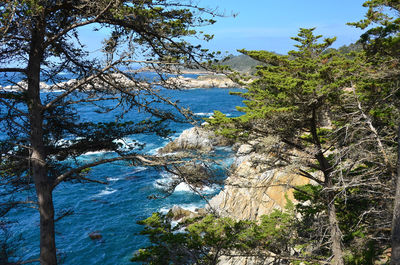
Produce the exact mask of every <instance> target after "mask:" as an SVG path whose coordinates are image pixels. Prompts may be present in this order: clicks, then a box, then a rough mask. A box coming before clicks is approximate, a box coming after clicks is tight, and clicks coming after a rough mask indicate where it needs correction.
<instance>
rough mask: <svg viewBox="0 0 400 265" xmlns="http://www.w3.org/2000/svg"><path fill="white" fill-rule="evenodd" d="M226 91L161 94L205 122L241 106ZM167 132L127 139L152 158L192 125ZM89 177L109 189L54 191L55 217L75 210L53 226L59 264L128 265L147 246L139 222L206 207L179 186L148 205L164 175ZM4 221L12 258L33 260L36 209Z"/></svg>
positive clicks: (227, 157) (223, 158) (102, 169)
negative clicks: (172, 211) (216, 112)
mask: <svg viewBox="0 0 400 265" xmlns="http://www.w3.org/2000/svg"><path fill="white" fill-rule="evenodd" d="M145 74H147V75H149V76H152V74H151V73H145ZM189 77H194V75H189ZM7 78H9V77H7V76H4V75H3V76H1V77H0V85H3V86H4V85H8V84H9V82H7V81H6V79H7ZM14 80H15V77H14ZM229 91H240V89H219V88H211V89H190V90H163V91H162V93H163V94H164V95H166V96H169V97H171V98H172V99H175V100H179V102H180V104H181V106H183V107H189V108H190V109H191V110H192V112H193V113H195V115H196V116H197V117H198V118H199V119H200V118H203V117H209V116H210V115H211V114H212V113H213V111H214V110H219V111H222V112H223V113H227V114H229V115H231V116H237V115H239V114H240V113H239V112H238V111H237V110H236V109H235V106H239V105H243V104H242V98H240V97H238V96H234V95H230V94H229ZM77 110H78V113H79V116H80V119H81V120H82V121H100V120H101V121H111V120H113V119H114V115H115V112H111V113H106V114H99V113H97V112H96V109H95V107H93V106H90V105H80V106H79V107H78V109H77ZM117 111H118V110H117ZM138 118H140V115H137V113H135V112H133V113H130V114H129V115H127V116H126V117H125V119H131V120H134V121H135V119H138ZM169 126H170V128H171V129H172V130H174V131H175V133H174V134H173V135H171V137H170V139H167V138H161V137H158V136H156V135H136V136H132V138H131V139H124V140H125V141H127V142H129V141H137V142H140V143H142V144H145V147H144V149H143V150H142V151H141V152H144V153H146V154H155V153H156V152H157V150H158V149H159V148H161V147H162V146H164V145H166V144H167V143H168V142H169V141H170V140H171V139H173V138H176V137H178V136H179V135H180V133H181V132H182V131H183V130H185V129H188V128H190V127H192V125H190V124H187V123H170V124H169ZM114 155H115V154H113V153H110V152H101V151H99V152H92V153H87V154H85V155H82V156H81V157H79V159H80V160H82V161H92V160H95V159H99V158H104V157H112V156H114ZM215 155H216V157H218V159H219V160H220V162H221V163H220V165H218V167H219V169H220V172H222V173H223V172H224V169H226V168H227V167H229V165H230V164H231V163H232V160H233V158H232V153H231V151H230V149H229V148H218V149H217V150H216V151H215ZM89 174H90V177H93V178H96V179H100V180H107V181H108V182H109V184H108V185H101V184H91V183H89V184H81V183H62V184H60V185H59V186H58V187H57V188H56V189H55V191H54V203H55V211H56V218H57V217H58V216H61V215H62V214H63V213H65V212H66V211H70V212H73V214H71V215H68V216H66V217H64V218H62V219H61V220H59V221H58V222H57V223H56V244H57V250H58V253H59V255H60V257H61V258H62V261H63V263H62V264H70V265H78V264H110V265H111V264H113V265H115V264H132V262H130V261H129V259H130V258H131V257H132V255H133V253H134V252H135V251H136V250H138V249H139V248H140V247H143V246H145V245H147V244H148V240H147V238H146V237H144V236H142V235H140V234H139V233H140V231H141V230H142V228H143V227H142V226H140V225H138V224H137V223H136V222H137V221H139V220H142V219H145V218H147V217H148V216H150V215H151V214H152V213H153V212H156V211H161V212H167V211H168V210H169V209H170V208H172V206H174V205H179V206H181V207H183V208H185V209H191V210H194V209H195V208H198V207H203V206H204V205H205V201H204V200H203V199H201V197H200V196H198V195H197V194H195V193H193V192H192V191H191V190H190V189H189V187H187V186H186V185H184V184H180V185H179V186H178V187H176V189H175V191H174V192H173V193H172V195H170V196H168V197H166V198H162V199H156V200H154V199H149V196H151V195H163V194H164V193H163V186H162V185H160V183H163V182H168V181H170V180H171V175H170V174H169V173H167V172H164V171H159V170H156V169H154V168H150V167H141V166H140V167H133V166H130V165H128V164H127V163H125V162H116V163H112V164H106V165H101V166H97V167H94V168H93V170H92V171H91V172H90V173H89ZM220 189H221V186H217V185H214V186H212V187H207V188H206V189H204V194H205V195H206V196H208V197H212V196H213V195H215V194H216V193H217V192H218V191H219V190H220ZM24 196H27V197H31V198H34V197H35V192H34V189H31V190H29V191H26V193H25V194H24ZM5 221H10V222H15V223H13V224H12V225H11V226H10V229H9V235H10V238H9V239H8V242H9V244H10V246H11V247H12V250H14V253H13V254H12V256H14V257H19V258H22V259H23V260H29V259H36V258H37V257H38V255H39V214H38V212H37V210H35V209H30V208H24V209H22V210H13V211H11V212H10V213H9V214H8V215H7V217H6V219H5ZM92 232H96V233H99V234H101V235H102V239H101V240H91V239H90V237H89V234H90V233H92ZM32 264H35V263H32Z"/></svg>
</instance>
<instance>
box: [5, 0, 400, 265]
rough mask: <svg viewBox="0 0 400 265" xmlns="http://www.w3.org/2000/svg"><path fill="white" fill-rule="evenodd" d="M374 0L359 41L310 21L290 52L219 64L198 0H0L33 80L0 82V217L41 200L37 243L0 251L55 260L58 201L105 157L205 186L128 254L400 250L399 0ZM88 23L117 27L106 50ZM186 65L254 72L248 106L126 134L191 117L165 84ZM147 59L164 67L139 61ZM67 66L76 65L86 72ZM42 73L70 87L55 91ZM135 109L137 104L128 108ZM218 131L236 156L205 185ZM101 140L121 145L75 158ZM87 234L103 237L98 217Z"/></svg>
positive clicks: (265, 257) (287, 259)
mask: <svg viewBox="0 0 400 265" xmlns="http://www.w3.org/2000/svg"><path fill="white" fill-rule="evenodd" d="M364 6H365V7H367V8H368V11H367V13H366V18H365V20H362V21H359V22H354V23H350V25H351V26H355V27H358V28H361V29H363V30H365V33H364V34H363V35H362V36H361V39H360V40H359V41H358V42H357V43H356V44H351V45H349V46H343V47H341V48H339V49H334V48H332V44H334V42H335V40H336V38H335V37H333V38H323V36H321V35H316V34H315V28H300V29H299V33H298V35H297V36H295V37H293V38H292V39H293V40H294V41H295V42H296V44H295V45H294V48H293V50H291V51H290V52H288V53H287V54H277V53H275V52H272V51H258V50H257V51H249V50H245V49H242V50H239V52H240V53H241V54H242V55H240V56H229V57H228V58H225V59H223V60H222V61H220V62H217V63H216V65H214V66H211V65H210V64H211V62H212V60H213V59H214V55H215V54H212V53H209V52H208V50H204V49H202V48H201V47H200V46H197V45H192V44H190V43H189V42H187V40H188V38H189V37H199V38H202V39H203V40H205V41H207V40H210V39H211V38H212V36H210V35H207V34H204V33H202V32H197V31H196V29H195V28H196V27H199V26H204V25H209V24H213V23H214V22H215V20H214V18H215V16H217V14H216V13H215V11H213V10H207V9H204V8H202V7H199V6H198V5H196V4H194V3H193V2H191V1H187V2H186V1H169V0H157V1H151V0H150V1H135V0H132V1H109V0H102V1H88V0H80V1H69V0H66V1H42V0H20V1H19V0H18V1H3V2H1V3H0V14H1V16H0V42H1V47H0V72H3V73H19V74H22V75H23V76H24V79H25V82H20V83H14V84H13V86H12V89H2V90H0V103H1V105H0V132H1V135H0V158H1V161H0V195H1V197H2V199H3V202H2V203H1V204H0V206H1V207H0V210H1V211H0V217H4V216H7V214H8V213H10V212H12V211H13V210H15V209H23V207H26V206H28V207H33V208H37V209H38V211H39V213H40V223H39V227H40V257H39V258H38V259H35V260H22V259H21V260H18V261H16V262H14V261H15V260H13V261H9V260H8V255H9V253H8V250H7V246H6V244H2V249H1V251H0V262H3V263H5V264H8V263H11V262H14V263H16V264H25V263H31V262H40V263H41V264H45V265H50V264H51V265H53V264H57V263H58V261H59V260H60V257H58V256H57V255H58V253H57V249H56V240H55V239H56V233H55V222H56V221H58V220H60V219H61V218H63V217H66V216H67V215H69V214H70V213H69V212H65V213H64V214H63V215H61V216H60V217H59V218H56V217H55V216H56V214H55V210H54V203H53V192H54V190H55V189H56V188H57V187H59V186H60V184H61V183H63V182H67V181H68V182H74V183H76V182H79V183H86V182H92V183H97V184H107V183H106V181H105V180H103V179H100V178H97V177H96V176H93V175H91V174H90V173H91V171H92V170H93V168H94V167H96V166H99V165H103V164H107V163H112V162H116V161H127V163H126V164H124V165H125V166H136V167H137V166H146V167H157V168H162V169H164V170H165V171H166V172H168V173H170V174H172V175H174V176H176V177H177V178H175V179H173V181H172V182H171V183H167V185H165V186H168V185H169V186H170V187H169V190H167V191H166V193H167V195H168V194H170V193H171V190H172V191H173V190H174V189H175V188H176V187H177V186H178V185H179V184H180V183H181V182H185V183H186V184H187V185H188V186H189V188H190V189H191V190H192V191H193V192H194V193H198V194H199V195H200V196H202V197H203V198H204V199H205V200H207V202H208V206H207V207H206V208H205V209H202V210H197V211H196V212H190V211H188V210H183V209H179V208H178V207H176V208H173V209H171V210H170V211H169V212H168V213H166V214H163V213H154V214H153V215H151V216H150V217H148V218H146V219H144V220H142V221H139V222H138V224H140V225H142V226H143V231H142V232H141V234H142V235H145V236H147V237H148V240H149V242H148V243H149V244H148V245H147V246H143V247H142V248H141V249H140V250H138V251H137V252H136V253H134V254H133V256H132V257H131V261H132V262H139V263H144V264H155V265H156V264H157V265H158V264H209V265H216V264H227V265H231V264H232V265H233V264H299V265H300V264H334V265H344V264H354V265H356V264H389V263H390V264H393V265H395V264H400V90H399V82H398V80H399V73H400V71H399V65H400V62H399V55H400V51H399V40H400V17H399V13H400V2H399V1H398V0H391V1H387V0H368V1H366V2H365V3H364ZM87 26H93V29H94V31H97V32H98V31H100V32H101V30H105V31H103V33H104V32H108V33H109V37H108V38H107V39H106V40H105V41H104V43H103V46H102V52H103V54H104V58H105V60H104V61H100V60H98V59H96V58H91V57H90V56H88V55H89V54H88V51H87V50H86V49H85V46H84V45H83V44H82V43H81V41H80V40H81V36H80V31H79V30H78V29H80V28H83V27H87ZM138 54H140V56H138ZM142 57H144V59H143V58H142ZM10 62H12V64H10ZM132 64H134V65H132ZM138 64H140V65H141V66H143V65H144V66H145V67H144V68H142V69H138V68H137V65H138ZM210 66H211V67H210ZM187 68H194V71H198V70H199V69H202V70H205V71H206V72H208V71H210V70H211V69H214V70H217V71H219V72H225V73H227V74H228V76H229V77H230V78H231V79H232V80H230V81H231V83H229V84H228V81H227V80H226V79H225V78H224V77H221V76H218V75H216V76H211V77H210V76H207V77H199V78H197V81H201V80H202V79H207V80H208V79H211V80H213V79H214V81H215V82H217V81H218V82H220V83H221V82H222V83H223V84H224V85H225V86H226V87H234V86H236V84H238V85H240V86H242V87H244V88H246V89H245V90H238V91H236V92H232V94H233V95H236V96H240V97H241V98H243V103H244V105H243V106H238V107H236V108H237V110H238V111H240V113H241V115H239V116H236V117H234V116H231V115H227V113H223V112H221V111H218V110H216V111H215V112H214V114H213V115H212V117H209V118H205V123H204V124H203V125H202V127H199V128H198V127H195V128H192V129H189V130H187V131H185V132H183V133H182V134H181V136H179V137H178V138H177V139H175V140H174V141H173V142H171V143H169V144H167V145H166V146H165V147H164V148H162V149H160V150H158V153H157V154H155V155H149V154H144V153H142V152H141V150H142V149H143V144H142V143H140V142H139V141H133V142H132V143H126V142H125V141H124V139H125V138H126V137H128V136H132V135H142V134H155V135H158V136H161V137H164V138H165V137H168V136H169V135H170V134H171V130H170V128H169V127H168V126H167V125H166V124H167V123H168V122H176V123H183V122H188V121H189V122H193V124H194V123H195V118H193V113H191V111H190V110H188V109H185V108H180V107H179V105H178V102H177V101H173V100H171V99H170V98H169V97H167V96H164V94H163V93H162V90H163V89H168V88H170V89H179V88H182V87H183V86H184V82H187V83H190V82H193V80H189V79H186V78H185V77H179V74H180V73H182V71H184V70H185V69H187ZM143 69H145V70H146V71H152V72H155V76H156V78H153V79H146V78H143V77H141V76H140V75H137V74H138V73H141V72H143V71H144V70H143ZM185 71H186V70H185ZM60 72H69V73H74V81H73V82H72V81H71V82H68V81H67V80H64V79H63V77H61V76H60V75H59V73H60ZM171 76H172V78H171ZM121 80H122V81H121ZM185 80H186V81H185ZM221 80H222V81H221ZM208 81H209V80H208ZM41 82H50V83H52V84H53V86H55V88H57V87H58V88H60V91H59V92H57V93H47V92H48V91H43V84H42V85H41ZM60 84H62V86H61V85H60ZM188 86H189V85H188ZM191 86H192V87H193V86H198V83H196V84H195V85H191ZM211 86H214V84H211ZM219 86H222V85H219ZM204 87H209V86H206V85H205V86H204ZM81 104H87V105H88V106H93V107H95V108H96V112H97V113H98V114H100V115H103V114H105V113H113V114H112V115H113V121H108V120H107V121H106V120H101V119H100V120H98V121H91V120H90V121H82V120H80V117H79V113H78V111H77V109H78V106H81ZM166 106H167V107H166ZM232 107H234V106H232ZM116 109H118V110H119V111H118V112H116V113H115V114H114V112H113V111H115V110H116ZM129 112H134V113H135V115H136V114H137V116H138V117H137V119H138V120H135V121H132V120H126V119H125V118H126V116H127V115H128V113H129ZM202 116H203V115H202ZM101 117H104V115H103V116H101ZM221 145H223V146H226V145H230V146H233V147H232V149H234V151H235V152H236V160H235V162H234V163H233V165H232V167H231V172H230V176H229V178H228V179H227V180H225V183H224V184H225V186H224V187H223V191H222V192H221V193H220V194H218V195H217V196H215V197H214V198H213V199H211V200H208V199H209V198H208V197H207V196H203V194H202V193H200V192H199V190H201V189H204V188H205V187H207V186H212V185H213V184H215V183H217V182H218V181H221V177H220V176H219V175H217V174H213V170H214V168H213V166H210V160H212V159H213V157H212V156H211V154H212V153H213V152H214V151H215V146H221ZM100 150H101V151H103V150H106V151H113V153H112V156H110V157H106V158H105V157H103V158H101V159H96V160H93V161H90V162H86V163H85V161H82V160H80V159H79V158H80V156H82V155H83V154H87V153H88V152H95V151H100ZM182 151H183V152H182ZM171 153H172V154H171ZM211 162H215V163H217V162H219V161H211ZM32 188H34V190H35V199H33V200H31V199H29V200H28V199H26V196H25V192H26V191H27V190H30V189H32ZM243 191H244V192H243ZM229 196H231V197H230V198H229ZM232 198H233V199H232ZM143 199H146V198H143ZM147 199H157V197H156V196H154V197H153V196H151V198H147ZM77 200H79V198H77ZM232 200H235V201H233V202H232ZM249 200H251V202H250V203H248V202H247V201H249ZM246 203H247V204H246ZM262 203H266V205H268V207H265V206H261V204H262ZM241 204H245V205H244V206H243V205H241ZM224 207H225V208H224ZM229 207H230V208H235V209H229ZM254 208H255V209H254ZM4 220H5V219H4ZM1 225H2V226H5V222H3V221H2V222H1ZM89 237H90V238H91V239H92V240H102V235H101V234H100V233H98V232H97V231H94V232H92V233H90V234H89ZM120 247H123V248H130V246H129V245H127V246H120Z"/></svg>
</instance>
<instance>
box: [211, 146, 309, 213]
mask: <svg viewBox="0 0 400 265" xmlns="http://www.w3.org/2000/svg"><path fill="white" fill-rule="evenodd" d="M272 159H273V157H271V156H269V155H268V154H265V153H259V152H256V151H254V150H253V149H252V147H251V146H250V145H248V144H245V145H242V146H241V147H240V148H239V149H238V151H237V153H236V161H235V163H234V165H233V171H232V173H231V174H230V176H229V177H228V178H227V179H226V181H225V187H224V189H223V190H222V191H221V192H220V193H219V194H218V195H217V196H215V197H214V198H212V199H211V201H210V206H211V207H212V208H213V209H214V210H215V211H216V212H217V213H219V214H220V215H221V216H227V217H232V218H235V219H238V220H244V219H246V220H257V219H258V218H259V217H260V216H262V215H266V214H270V213H271V212H272V211H273V210H274V209H284V207H285V206H286V203H287V199H286V198H288V199H289V200H291V201H293V202H295V199H294V197H293V188H292V187H293V186H298V185H305V184H308V183H309V179H307V178H305V177H303V176H300V175H297V174H294V173H293V171H292V169H291V168H290V167H289V166H279V165H277V167H275V168H272V169H271V168H270V167H268V166H266V165H267V164H271V160H272Z"/></svg>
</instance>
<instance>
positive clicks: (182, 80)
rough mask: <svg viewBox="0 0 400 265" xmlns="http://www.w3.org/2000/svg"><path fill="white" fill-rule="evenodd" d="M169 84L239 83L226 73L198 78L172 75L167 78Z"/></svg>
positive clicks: (223, 85) (227, 85) (220, 85)
mask: <svg viewBox="0 0 400 265" xmlns="http://www.w3.org/2000/svg"><path fill="white" fill-rule="evenodd" d="M166 83H167V85H168V86H173V87H179V88H186V89H190V88H214V87H218V88H237V87H240V85H238V84H237V83H235V82H233V81H232V80H231V79H229V78H228V77H226V76H225V75H200V76H198V77H197V78H188V77H183V76H178V77H171V78H169V79H168V80H167V82H166Z"/></svg>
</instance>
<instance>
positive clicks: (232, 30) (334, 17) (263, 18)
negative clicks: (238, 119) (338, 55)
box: [199, 0, 366, 53]
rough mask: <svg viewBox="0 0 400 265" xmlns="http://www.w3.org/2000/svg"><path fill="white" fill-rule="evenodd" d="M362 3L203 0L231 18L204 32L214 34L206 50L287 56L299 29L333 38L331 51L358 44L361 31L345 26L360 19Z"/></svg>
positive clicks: (341, 0) (349, 0) (337, 0)
mask: <svg viewBox="0 0 400 265" xmlns="http://www.w3.org/2000/svg"><path fill="white" fill-rule="evenodd" d="M363 2H364V1H363V0H335V1H324V0H214V1H212V0H203V1H201V0H200V1H199V3H200V4H203V5H205V6H207V7H215V6H217V7H218V9H219V10H220V11H222V12H224V13H226V14H227V15H229V14H231V13H232V12H233V13H238V15H237V16H236V17H235V18H234V17H229V16H228V17H224V18H217V23H216V24H215V25H213V26H209V27H206V28H204V31H206V32H209V33H210V34H215V37H214V40H213V41H212V42H210V43H209V44H207V47H208V48H212V49H217V50H220V51H228V52H229V53H232V52H234V51H236V50H237V49H242V48H245V49H248V50H268V51H275V52H278V53H287V52H288V51H289V50H291V49H292V47H293V44H294V43H295V42H294V41H292V40H291V39H290V37H293V36H296V35H297V33H298V30H299V28H311V27H316V33H318V34H321V35H323V36H324V37H333V36H336V37H337V41H336V43H335V45H334V47H340V46H342V45H344V44H350V43H352V42H355V41H357V40H358V38H359V36H360V34H361V33H362V31H361V30H358V29H356V28H354V27H351V26H348V25H346V23H347V22H356V21H359V20H360V19H363V18H364V14H365V13H366V8H364V7H363V6H362V4H363Z"/></svg>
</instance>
